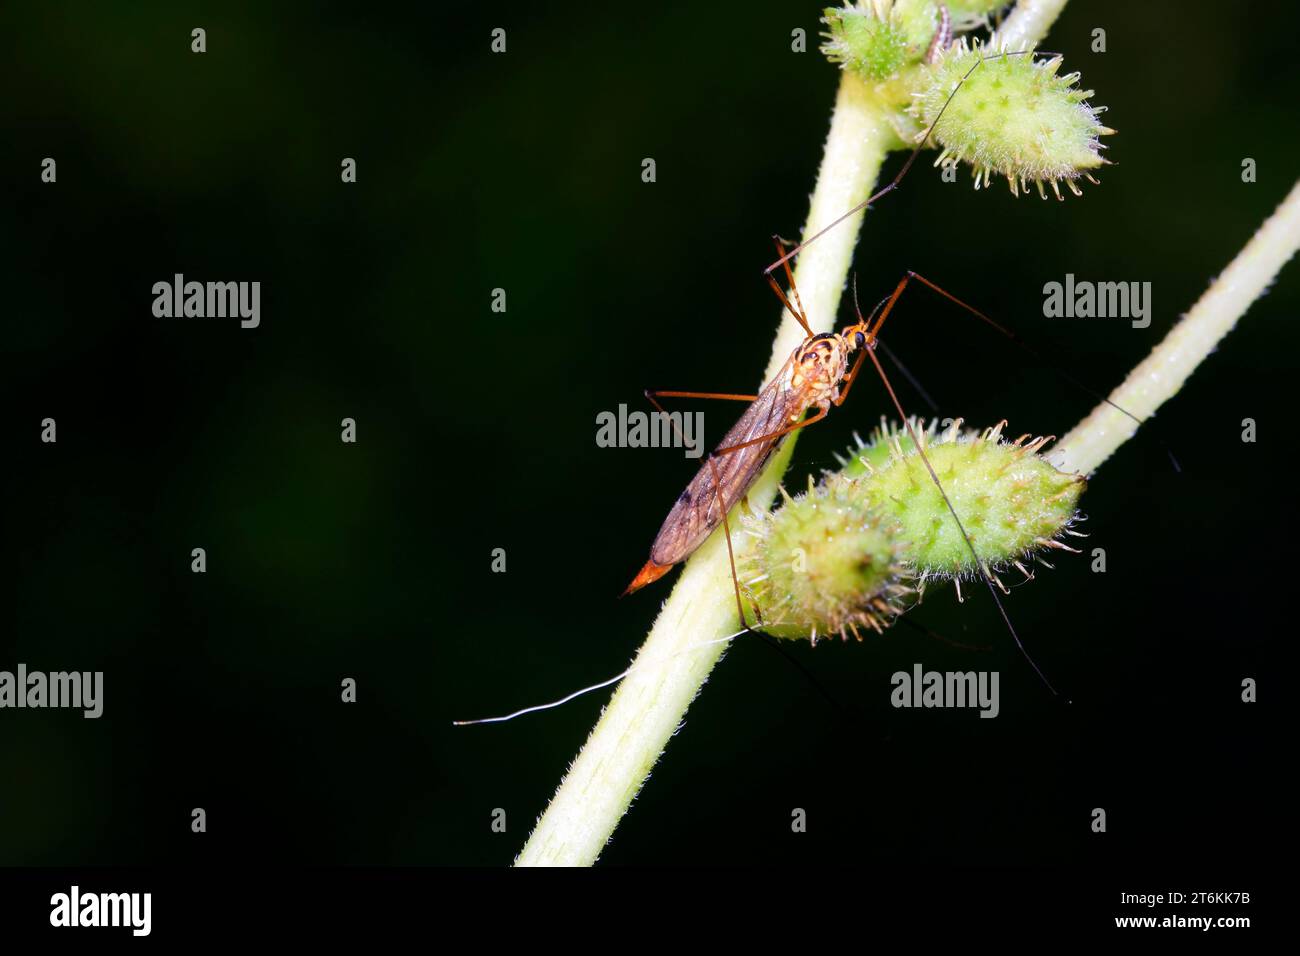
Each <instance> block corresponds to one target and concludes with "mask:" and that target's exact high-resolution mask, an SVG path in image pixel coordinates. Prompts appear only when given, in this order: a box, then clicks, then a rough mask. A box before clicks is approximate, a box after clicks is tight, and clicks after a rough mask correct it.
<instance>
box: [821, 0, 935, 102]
mask: <svg viewBox="0 0 1300 956" xmlns="http://www.w3.org/2000/svg"><path fill="white" fill-rule="evenodd" d="M822 22H823V23H824V24H826V27H827V32H826V33H824V34H822V35H823V36H824V37H825V38H826V42H825V43H823V44H822V48H821V50H822V53H823V54H825V56H826V58H827V59H828V60H830V61H831V62H832V63H838V64H840V66H841V68H843V69H846V70H855V71H856V72H857V73H859V74H860V75H861V76H862V77H863V78H864V79H866V80H870V81H872V82H880V81H883V80H889V79H892V78H893V77H895V76H897V75H898V73H899V72H900V71H901V70H902V69H903V68H904V67H907V66H909V65H911V64H913V63H918V62H920V60H921V58H922V57H924V56H925V55H926V52H927V51H928V49H929V47H930V43H931V41H932V40H933V38H934V35H935V31H936V30H937V29H938V28H939V23H940V17H939V6H938V4H937V3H936V2H935V0H860V2H858V3H855V4H847V3H846V4H845V6H843V7H829V8H827V9H826V10H825V11H823V15H822Z"/></svg>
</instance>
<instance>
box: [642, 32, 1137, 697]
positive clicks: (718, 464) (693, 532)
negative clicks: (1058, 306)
mask: <svg viewBox="0 0 1300 956" xmlns="http://www.w3.org/2000/svg"><path fill="white" fill-rule="evenodd" d="M999 55H1001V56H1007V55H1016V54H999ZM991 58H992V57H990V58H987V59H991ZM984 59H986V58H981V59H979V60H977V61H976V62H975V64H974V65H973V66H972V67H971V68H970V70H969V71H967V72H966V73H965V75H964V76H963V77H962V78H961V80H959V81H958V82H957V84H956V85H955V86H954V88H953V89H952V91H951V92H950V93H949V95H948V97H947V99H946V101H945V102H944V104H943V106H942V108H941V109H940V110H939V112H938V114H937V115H936V116H935V119H934V120H933V122H932V123H931V124H930V126H929V128H928V129H927V130H926V132H925V135H924V136H922V137H921V138H920V140H919V143H918V145H917V146H916V148H915V149H914V150H913V151H912V152H911V153H910V154H909V156H908V158H907V160H906V161H905V162H904V164H903V166H902V168H901V169H900V170H899V172H898V173H897V175H895V177H894V178H893V179H892V180H891V181H890V182H889V183H887V184H886V185H885V186H884V187H883V188H882V189H880V190H879V191H877V192H876V193H875V194H873V195H872V196H870V197H869V198H868V199H867V200H865V201H864V202H862V203H860V204H859V205H857V206H855V207H854V208H853V209H851V210H849V211H848V212H847V213H845V214H844V215H842V216H840V217H839V218H837V219H836V220H835V221H834V222H832V223H831V224H830V225H828V226H826V227H825V228H823V229H821V230H820V231H818V232H817V233H815V234H814V235H812V236H810V237H809V238H808V239H806V240H805V241H804V242H803V243H802V244H800V245H798V246H795V247H794V248H792V249H790V250H789V251H786V247H785V244H784V243H783V242H782V240H780V239H779V238H777V239H776V243H777V255H778V258H777V260H776V261H775V262H773V263H772V264H771V265H769V266H768V267H767V268H766V269H765V270H764V275H765V277H766V279H767V281H768V283H769V284H770V285H771V287H772V290H773V291H774V292H775V293H776V295H777V297H778V298H779V299H780V300H781V302H782V304H783V305H784V306H785V308H786V309H787V310H788V311H789V312H790V314H791V315H792V316H793V317H794V318H795V319H796V321H798V322H799V324H800V325H801V326H802V328H803V330H804V333H805V338H804V340H803V342H801V343H800V345H799V346H798V347H797V348H796V349H795V350H794V351H793V352H792V353H791V355H790V357H789V358H788V359H787V360H786V361H785V363H784V364H783V365H782V366H781V367H780V369H779V370H778V372H777V374H776V375H775V377H774V378H773V379H772V380H771V381H770V382H768V383H767V385H765V386H764V388H763V389H762V390H761V391H760V392H759V393H758V394H757V395H739V394H723V393H710V392H687V391H647V392H646V393H645V394H646V398H647V399H648V400H649V401H650V402H651V403H652V404H653V405H654V406H655V408H656V409H658V410H659V411H660V412H661V413H662V412H663V411H664V410H663V407H662V406H661V405H660V404H659V401H658V399H660V398H697V399H717V400H727V401H745V402H748V403H749V405H748V407H747V408H746V409H745V411H744V413H743V414H742V415H741V417H740V419H739V420H738V421H737V422H736V424H735V425H734V426H733V427H732V428H731V429H730V431H728V432H727V434H726V435H725V437H724V438H723V439H722V441H721V443H720V444H719V446H718V447H717V448H716V449H715V450H714V451H713V452H712V453H711V454H710V455H709V456H708V458H707V460H706V461H705V462H704V464H703V465H702V466H701V468H700V469H699V471H698V472H697V474H696V475H695V477H694V478H693V479H692V480H691V482H690V483H689V484H688V485H687V487H686V489H685V490H684V491H683V492H682V493H681V494H680V495H679V496H678V498H677V500H676V501H675V502H674V504H673V506H672V508H671V509H670V511H669V513H668V515H667V517H666V518H665V519H664V522H663V524H662V526H661V527H660V530H659V533H658V535H657V536H656V537H655V540H654V543H653V544H652V546H651V549H650V556H649V560H647V561H646V563H645V565H644V566H643V567H642V568H641V570H640V571H639V572H638V573H637V574H636V576H635V577H634V578H633V579H632V581H631V583H630V584H629V585H628V587H627V588H626V589H625V590H624V592H623V593H624V595H627V594H630V593H632V592H634V591H637V590H639V589H640V588H643V587H645V586H646V585H648V584H650V583H652V582H654V581H656V580H658V579H659V578H661V577H663V576H664V575H665V574H667V573H668V572H669V571H670V570H671V569H672V568H673V567H674V566H675V565H676V564H678V563H680V562H681V561H684V560H685V559H686V558H688V557H689V556H690V555H691V554H692V553H694V552H695V551H696V549H698V548H699V547H700V545H701V544H703V543H704V541H705V540H706V539H707V538H708V537H709V536H710V535H711V534H713V533H714V532H715V531H716V530H717V529H718V527H719V526H721V527H722V529H723V532H724V534H725V536H726V542H727V552H728V558H729V561H730V563H731V568H732V583H733V588H734V591H735V599H736V606H737V611H738V613H739V619H740V622H741V625H742V626H743V627H746V628H749V627H750V624H749V623H748V620H747V617H746V614H745V603H744V601H743V600H742V597H741V588H740V582H739V580H738V579H737V577H736V573H735V553H734V549H733V545H732V540H731V529H730V525H729V520H728V513H729V512H730V510H731V509H732V508H733V507H734V506H735V505H736V504H737V503H738V502H740V501H741V500H742V499H744V497H745V495H746V493H747V492H748V491H749V489H750V488H751V487H752V485H753V483H754V482H755V481H756V480H757V478H758V476H759V475H760V474H761V473H762V471H763V467H764V465H765V464H766V463H767V462H768V460H769V459H770V458H771V456H772V454H773V453H774V452H775V451H776V449H777V448H778V447H779V445H780V443H781V441H782V440H783V439H784V438H785V437H786V436H787V435H789V434H791V433H792V432H795V431H797V430H799V429H801V428H806V427H807V426H809V425H812V424H814V423H816V422H818V421H821V420H822V419H823V418H825V417H826V416H827V414H829V412H830V409H831V407H832V406H839V405H842V404H843V403H844V402H845V400H846V399H847V397H848V395H849V392H850V390H851V388H852V386H853V384H854V383H855V381H856V380H857V377H858V375H859V373H860V372H861V370H862V367H863V364H864V362H865V361H866V360H867V359H868V358H869V359H870V360H871V363H872V365H873V366H874V367H875V370H876V373H877V374H878V376H879V377H880V379H881V381H882V383H883V384H884V386H885V389H886V391H887V392H888V394H889V398H890V401H891V403H892V404H893V407H894V410H895V411H896V412H897V414H898V417H899V420H900V421H902V422H904V423H905V425H906V427H907V430H908V431H909V432H912V434H911V438H912V440H913V442H914V443H916V444H917V446H918V448H919V446H920V444H921V443H920V442H919V440H918V439H917V436H916V434H915V433H914V432H913V429H912V424H911V419H910V418H909V416H908V415H907V413H906V412H905V411H904V409H903V407H902V404H901V403H900V401H899V399H898V396H897V394H896V393H895V391H894V388H893V386H892V385H891V383H890V381H889V377H888V376H887V375H886V373H885V370H884V368H883V366H882V365H881V362H880V359H879V358H878V357H877V355H876V350H877V347H878V345H880V338H879V332H880V329H881V327H882V326H883V325H884V323H885V321H886V320H887V319H888V318H889V315H890V313H891V312H892V310H893V309H894V307H895V305H896V304H897V302H898V300H899V297H900V296H901V295H902V293H903V291H904V290H905V289H906V288H907V287H908V285H909V284H910V283H911V282H912V280H916V281H917V282H919V283H921V284H923V285H925V286H927V287H929V288H930V289H932V290H934V291H935V292H937V293H938V294H939V295H941V296H943V297H944V298H946V299H948V300H949V301H950V302H953V303H955V304H956V305H958V306H960V307H962V308H963V309H965V310H967V311H968V312H970V313H972V314H973V315H974V316H975V317H977V318H978V319H980V320H981V321H983V322H984V323H986V324H988V325H990V326H992V327H993V328H995V329H996V330H998V331H999V332H1001V333H1002V334H1003V335H1004V336H1006V337H1007V338H1009V339H1011V340H1012V341H1013V342H1014V343H1016V344H1018V345H1019V346H1020V347H1022V348H1024V349H1026V350H1027V351H1030V352H1031V353H1033V351H1034V350H1032V349H1030V348H1028V346H1027V345H1026V344H1025V343H1024V342H1023V341H1021V340H1020V339H1019V337H1018V336H1016V335H1014V334H1013V333H1012V332H1011V331H1010V330H1008V329H1006V328H1004V327H1002V326H1001V325H999V324H998V323H996V322H994V321H993V320H992V319H990V318H989V317H988V316H986V315H984V314H983V313H982V312H980V311H979V310H978V309H976V308H974V307H973V306H971V305H969V304H967V303H966V302H963V301H962V300H961V299H959V298H957V297H956V296H954V295H953V294H951V293H949V292H947V291H946V290H944V289H943V288H941V287H940V286H939V285H937V284H936V283H934V282H932V281H930V280H929V279H927V278H925V277H924V276H921V275H919V274H917V273H915V272H911V271H909V272H908V273H907V274H906V275H904V276H903V277H902V279H901V280H900V281H899V282H898V284H897V286H896V287H895V288H894V291H893V293H892V294H891V295H890V296H888V297H887V298H886V299H884V300H882V301H881V303H880V304H879V305H878V306H877V307H876V308H875V309H874V310H873V311H872V313H871V315H870V316H869V317H867V318H864V317H863V315H862V312H861V309H860V308H859V307H858V305H857V290H856V282H855V285H854V309H855V313H856V318H857V321H856V322H854V323H852V324H850V325H848V326H846V327H845V328H844V329H843V330H842V331H840V332H838V333H834V332H830V333H822V334H815V333H813V331H812V329H811V327H810V325H809V323H808V320H807V316H806V314H805V313H804V311H803V308H802V303H801V302H800V300H799V293H798V289H797V288H796V287H795V283H794V276H793V273H792V270H791V268H790V264H789V263H790V260H791V259H792V258H793V257H794V256H796V255H797V254H798V253H799V252H800V251H801V250H802V249H803V248H805V247H806V246H807V245H808V244H810V243H812V242H814V241H815V240H816V239H817V238H819V237H820V236H822V235H823V234H825V233H826V232H827V231H828V230H830V229H832V228H834V227H835V226H836V225H838V224H839V223H840V222H842V221H843V220H844V219H846V218H848V217H849V216H851V215H853V214H854V213H855V212H857V211H858V210H860V209H862V208H864V207H866V206H869V205H870V204H871V203H873V202H875V201H876V200H878V199H880V198H881V197H883V196H884V195H886V194H887V193H889V192H892V191H893V190H895V189H897V188H898V186H899V183H900V182H901V181H902V179H903V178H904V177H905V176H906V175H907V173H908V171H909V170H910V168H911V166H912V164H913V163H914V162H915V160H916V158H917V156H918V155H919V154H920V152H921V150H922V149H924V148H925V147H926V146H927V145H928V143H929V141H930V137H931V135H932V133H933V131H934V129H935V127H936V126H938V124H939V122H940V120H941V119H942V118H943V115H944V113H945V112H946V111H947V109H948V107H949V106H950V105H951V103H952V102H953V99H954V97H956V95H957V93H958V92H959V90H960V89H961V87H962V85H963V84H964V83H965V82H966V80H967V79H969V77H970V76H971V74H972V73H974V71H975V70H976V69H977V68H978V67H979V65H980V64H981V63H982V62H983V60H984ZM777 268H783V269H784V271H785V276H786V284H787V288H788V289H789V295H788V296H787V294H786V292H785V291H784V290H783V289H782V288H781V285H780V284H779V283H778V282H777V280H776V278H775V277H774V276H773V272H774V271H775V270H776V269H777ZM855 353H856V355H855ZM1075 384H1078V383H1075ZM1086 390H1087V391H1089V392H1092V394H1094V396H1097V397H1102V396H1100V395H1098V393H1096V392H1093V390H1091V389H1086ZM1103 400H1104V397H1103ZM1120 411H1121V412H1123V411H1124V410H1123V409H1120ZM810 412H811V414H809V413H810ZM1124 414H1128V413H1127V412H1124ZM805 416H806V417H805ZM1129 417H1133V416H1129ZM920 456H921V459H922V461H923V463H924V465H925V468H926V470H927V471H928V472H929V475H930V478H931V479H932V480H933V482H934V484H935V486H936V487H937V488H938V490H939V492H940V494H941V496H942V497H943V500H944V503H945V504H946V505H947V510H948V512H949V514H950V515H951V517H952V519H953V521H954V522H955V523H956V525H957V528H958V529H959V531H960V533H961V537H962V538H963V539H964V540H965V544H966V546H967V548H968V549H969V550H970V552H971V553H972V555H974V554H975V549H974V546H973V544H972V542H971V539H970V536H969V535H968V533H967V531H966V529H965V527H964V526H963V525H962V521H961V518H960V517H959V516H958V514H957V512H956V510H955V509H954V508H953V506H952V503H951V501H950V500H949V499H948V495H947V493H946V492H945V491H944V488H943V485H942V483H941V482H940V480H939V477H938V475H937V474H936V473H935V470H934V468H933V467H932V466H931V464H930V462H929V460H928V458H927V457H926V455H925V453H924V450H923V449H921V454H920ZM983 577H984V579H985V583H986V584H987V585H988V588H989V591H990V593H991V594H992V596H993V599H994V601H995V603H996V604H997V607H998V610H999V612H1000V613H1001V616H1002V619H1003V621H1004V623H1005V624H1006V626H1007V628H1008V630H1009V631H1010V632H1011V633H1012V636H1013V637H1014V639H1015V641H1016V643H1017V645H1018V646H1020V648H1021V651H1022V652H1024V647H1023V644H1021V642H1020V639H1019V636H1018V635H1016V633H1015V628H1014V627H1013V626H1012V624H1011V621H1010V618H1009V617H1008V615H1007V613H1006V611H1005V609H1004V608H1003V606H1002V602H1001V599H1000V598H999V596H998V588H997V586H996V585H995V579H994V578H993V576H992V575H991V574H990V573H988V572H987V571H986V572H985V574H984V575H983ZM751 605H752V606H753V610H754V617H755V619H756V623H759V624H761V623H762V616H761V615H762V612H761V608H758V607H757V606H756V605H754V604H753V603H752V602H751ZM1025 656H1026V658H1027V659H1029V656H1028V654H1027V653H1026V654H1025ZM1029 662H1030V664H1031V666H1033V668H1034V670H1035V671H1036V672H1037V673H1038V675H1039V677H1040V678H1042V680H1043V682H1044V683H1045V684H1047V686H1048V687H1049V688H1051V684H1050V682H1048V681H1047V679H1046V677H1045V676H1044V675H1043V673H1042V671H1041V670H1039V669H1038V667H1037V665H1036V664H1034V663H1033V661H1032V659H1029ZM1053 693H1055V690H1053Z"/></svg>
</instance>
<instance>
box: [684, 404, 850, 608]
mask: <svg viewBox="0 0 1300 956" xmlns="http://www.w3.org/2000/svg"><path fill="white" fill-rule="evenodd" d="M829 411H830V408H829V407H826V408H819V409H817V412H816V414H814V415H812V416H810V417H808V418H805V419H803V420H802V421H798V422H795V423H793V424H791V425H787V426H786V427H785V428H781V429H779V430H777V431H774V432H772V433H771V434H768V435H759V436H758V437H757V438H751V439H749V440H748V441H742V442H737V443H736V444H734V445H728V446H727V447H725V448H719V449H717V450H716V451H715V452H713V454H711V455H709V469H710V470H711V471H712V472H713V494H714V498H715V499H716V500H717V502H718V509H719V511H720V512H721V513H722V533H723V534H724V535H725V536H726V539H727V561H728V562H729V563H730V565H731V586H732V588H733V589H734V590H735V592H736V611H737V613H739V615H740V626H741V627H743V628H745V630H753V628H751V627H750V626H749V624H748V622H747V621H746V620H745V605H744V602H743V601H741V599H740V578H739V576H737V574H736V552H735V550H734V549H733V548H732V545H731V522H730V521H729V520H728V519H727V506H726V502H724V501H723V500H722V477H721V476H720V475H719V474H718V466H717V460H718V459H719V458H721V457H722V456H723V455H729V454H731V453H732V452H737V451H740V450H741V449H742V448H749V447H750V446H751V445H758V444H760V443H762V442H771V441H776V440H777V439H780V438H783V437H784V436H786V435H788V434H790V433H791V432H793V431H798V430H799V429H800V428H806V427H807V426H809V425H811V424H812V423H813V422H819V421H821V420H822V419H823V418H825V417H826V414H827V412H829ZM754 617H755V618H756V619H757V623H759V624H762V623H763V615H762V612H761V611H760V610H759V608H758V605H757V604H755V605H754Z"/></svg>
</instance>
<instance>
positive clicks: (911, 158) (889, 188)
mask: <svg viewBox="0 0 1300 956" xmlns="http://www.w3.org/2000/svg"><path fill="white" fill-rule="evenodd" d="M1035 53H1039V54H1042V55H1044V56H1051V55H1053V54H1050V53H1048V52H1047V51H1046V50H1015V51H1010V52H1004V53H993V54H990V55H988V56H983V57H980V58H979V59H978V60H976V61H975V63H974V64H973V65H972V66H971V68H970V69H969V70H967V71H966V75H965V76H963V77H962V78H961V79H960V80H958V81H957V85H956V86H954V87H953V88H952V92H951V93H949V94H948V99H946V100H945V101H944V104H943V106H942V107H941V108H940V109H939V113H938V115H937V116H935V118H934V122H933V123H931V124H930V127H929V128H928V129H927V130H926V131H925V136H924V137H922V139H921V142H920V143H919V144H918V145H917V147H916V148H915V149H914V150H912V152H911V153H909V154H908V157H907V161H906V162H905V163H903V167H902V169H900V170H899V171H898V175H896V176H895V177H894V178H893V179H891V180H890V181H889V182H888V183H886V184H885V185H884V186H883V187H881V188H880V189H879V190H877V191H876V192H874V193H872V194H871V195H870V196H868V197H867V198H866V199H864V200H862V202H860V203H858V204H857V205H856V206H854V207H853V208H852V209H850V210H849V211H848V212H846V213H844V214H843V215H842V216H839V217H837V218H836V219H835V220H833V221H832V222H831V223H830V224H829V225H827V226H823V227H822V228H821V229H818V230H817V231H816V232H815V233H813V234H812V235H811V236H809V237H808V238H807V239H805V240H804V241H803V242H801V243H799V245H797V246H795V247H794V248H793V249H791V250H790V251H789V252H787V253H786V254H785V255H783V256H781V258H779V259H777V260H776V262H773V263H772V264H771V265H770V266H768V267H767V268H766V269H764V270H763V274H764V275H771V273H772V270H773V269H775V268H776V267H777V266H780V265H784V264H785V263H787V262H789V261H790V260H791V259H793V258H794V257H795V256H797V255H798V254H799V253H800V252H802V251H803V249H804V247H805V246H807V245H808V244H809V243H811V242H814V241H816V240H817V239H819V238H821V237H822V236H823V235H825V234H826V233H828V232H830V231H831V230H832V229H834V228H835V227H836V226H838V225H839V224H840V223H842V222H843V221H844V220H845V219H848V218H849V217H850V216H852V215H853V214H854V213H856V212H859V211H860V210H863V209H866V208H867V207H868V206H870V205H871V204H872V203H873V202H875V201H876V200H877V199H880V198H881V197H883V196H885V195H887V194H888V193H892V192H893V191H894V190H895V189H897V188H898V184H899V183H901V182H902V181H903V177H904V176H906V175H907V173H908V170H910V169H911V168H912V164H913V163H915V162H916V158H917V157H918V156H920V155H921V150H923V149H925V148H926V146H928V145H929V144H930V137H931V135H933V133H934V129H935V127H936V126H938V125H939V120H941V119H943V114H944V113H946V112H947V111H948V107H949V106H950V105H951V104H952V100H953V97H955V96H956V95H957V91H958V90H960V89H961V88H962V86H963V85H964V84H965V82H966V81H967V80H968V79H970V76H971V74H972V73H974V72H975V71H976V70H978V69H979V68H980V66H981V64H983V63H984V61H985V60H996V59H997V58H999V57H1003V56H1032V55H1033V54H1035Z"/></svg>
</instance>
